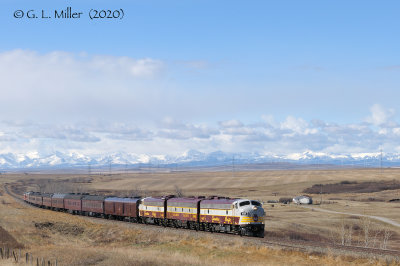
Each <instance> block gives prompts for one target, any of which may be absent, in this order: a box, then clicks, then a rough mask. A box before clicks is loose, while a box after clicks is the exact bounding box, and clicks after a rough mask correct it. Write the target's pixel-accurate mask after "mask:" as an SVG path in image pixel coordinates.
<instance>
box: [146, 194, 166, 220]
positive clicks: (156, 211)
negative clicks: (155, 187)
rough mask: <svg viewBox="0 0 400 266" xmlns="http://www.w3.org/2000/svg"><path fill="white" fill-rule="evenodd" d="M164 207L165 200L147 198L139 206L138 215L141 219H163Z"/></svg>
mask: <svg viewBox="0 0 400 266" xmlns="http://www.w3.org/2000/svg"><path fill="white" fill-rule="evenodd" d="M165 207H166V198H153V197H147V198H144V199H143V200H142V204H140V206H139V215H140V217H143V218H152V219H164V218H165V209H166V208H165ZM147 220H149V219H147ZM149 221H151V220H149Z"/></svg>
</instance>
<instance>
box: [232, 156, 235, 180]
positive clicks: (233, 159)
mask: <svg viewBox="0 0 400 266" xmlns="http://www.w3.org/2000/svg"><path fill="white" fill-rule="evenodd" d="M234 177H235V155H233V157H232V178H234Z"/></svg>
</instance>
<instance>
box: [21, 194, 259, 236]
mask: <svg viewBox="0 0 400 266" xmlns="http://www.w3.org/2000/svg"><path fill="white" fill-rule="evenodd" d="M24 201H26V202H27V203H29V204H32V205H34V206H37V207H40V208H45V209H51V210H55V211H62V212H68V213H71V214H78V215H85V216H93V217H101V218H108V219H116V220H124V221H129V222H136V223H144V224H156V225H161V226H171V227H177V228H189V229H193V230H203V231H210V232H226V233H234V234H239V235H246V236H256V237H264V216H265V212H264V209H263V208H262V204H261V203H260V202H259V201H256V200H248V199H231V198H227V197H217V196H213V197H208V198H206V197H186V198H181V197H175V196H172V195H171V196H165V197H145V198H139V197H136V198H119V197H111V196H98V195H89V194H74V193H67V194H61V193H55V194H47V193H39V192H26V193H24Z"/></svg>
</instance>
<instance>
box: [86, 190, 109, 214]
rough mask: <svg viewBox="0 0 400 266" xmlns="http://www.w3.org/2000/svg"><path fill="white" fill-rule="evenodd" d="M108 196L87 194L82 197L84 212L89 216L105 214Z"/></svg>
mask: <svg viewBox="0 0 400 266" xmlns="http://www.w3.org/2000/svg"><path fill="white" fill-rule="evenodd" d="M105 198H107V197H106V196H98V195H86V196H84V197H83V198H82V212H83V213H84V214H85V215H88V216H102V215H104V199H105Z"/></svg>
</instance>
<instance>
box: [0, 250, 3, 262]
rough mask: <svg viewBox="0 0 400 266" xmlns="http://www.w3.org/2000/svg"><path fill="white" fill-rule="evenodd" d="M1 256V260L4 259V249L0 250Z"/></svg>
mask: <svg viewBox="0 0 400 266" xmlns="http://www.w3.org/2000/svg"><path fill="white" fill-rule="evenodd" d="M0 256H1V259H3V249H2V248H0Z"/></svg>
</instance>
